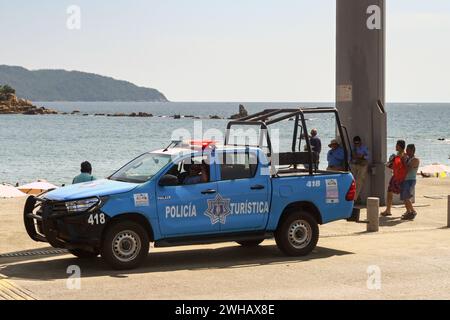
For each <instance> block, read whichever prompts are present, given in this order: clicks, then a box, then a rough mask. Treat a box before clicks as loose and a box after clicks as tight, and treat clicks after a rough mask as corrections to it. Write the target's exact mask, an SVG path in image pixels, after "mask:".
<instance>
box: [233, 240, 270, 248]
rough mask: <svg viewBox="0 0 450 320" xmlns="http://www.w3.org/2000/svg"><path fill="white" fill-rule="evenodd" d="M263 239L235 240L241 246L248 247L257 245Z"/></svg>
mask: <svg viewBox="0 0 450 320" xmlns="http://www.w3.org/2000/svg"><path fill="white" fill-rule="evenodd" d="M263 241H264V239H258V240H247V241H237V243H238V244H240V245H241V246H243V247H246V248H250V247H257V246H259V245H260V244H261V243H263Z"/></svg>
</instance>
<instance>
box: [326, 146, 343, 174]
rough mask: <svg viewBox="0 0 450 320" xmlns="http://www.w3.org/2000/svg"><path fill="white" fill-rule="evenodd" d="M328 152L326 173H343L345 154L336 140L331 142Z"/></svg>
mask: <svg viewBox="0 0 450 320" xmlns="http://www.w3.org/2000/svg"><path fill="white" fill-rule="evenodd" d="M328 147H330V151H328V156H327V159H328V168H327V170H328V171H344V170H345V153H344V149H343V148H342V147H341V146H340V143H339V141H337V140H336V139H333V140H331V142H330V144H329V145H328Z"/></svg>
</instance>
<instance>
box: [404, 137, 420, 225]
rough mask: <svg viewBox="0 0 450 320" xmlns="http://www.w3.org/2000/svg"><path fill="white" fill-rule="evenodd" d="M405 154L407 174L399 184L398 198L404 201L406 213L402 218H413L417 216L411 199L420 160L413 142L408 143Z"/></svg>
mask: <svg viewBox="0 0 450 320" xmlns="http://www.w3.org/2000/svg"><path fill="white" fill-rule="evenodd" d="M406 154H407V155H408V157H405V158H404V160H403V161H404V164H405V166H406V168H407V170H408V174H407V175H406V178H405V181H403V183H402V185H401V192H400V199H401V200H402V201H404V202H405V207H406V213H405V214H404V215H403V216H402V220H414V219H415V218H416V216H417V212H416V211H415V210H414V207H413V204H412V201H411V199H412V198H413V197H414V194H415V189H416V183H417V171H419V166H420V160H419V159H418V158H416V146H415V145H413V144H410V145H408V147H407V148H406Z"/></svg>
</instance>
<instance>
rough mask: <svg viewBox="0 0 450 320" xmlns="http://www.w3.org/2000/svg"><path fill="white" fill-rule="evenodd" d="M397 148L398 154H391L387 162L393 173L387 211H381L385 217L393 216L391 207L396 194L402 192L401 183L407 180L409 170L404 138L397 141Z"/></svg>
mask: <svg viewBox="0 0 450 320" xmlns="http://www.w3.org/2000/svg"><path fill="white" fill-rule="evenodd" d="M395 148H396V150H397V155H393V156H391V159H390V160H389V162H388V164H387V167H388V168H390V169H392V171H393V175H392V178H391V181H390V182H389V187H388V198H387V206H386V211H384V212H382V213H381V215H382V216H383V217H390V216H392V213H391V209H392V202H393V200H394V194H400V193H401V185H402V183H403V181H405V178H406V175H407V174H408V170H407V168H406V165H405V161H406V160H405V159H406V157H407V156H406V153H405V148H406V142H405V141H404V140H399V141H397V145H396V147H395Z"/></svg>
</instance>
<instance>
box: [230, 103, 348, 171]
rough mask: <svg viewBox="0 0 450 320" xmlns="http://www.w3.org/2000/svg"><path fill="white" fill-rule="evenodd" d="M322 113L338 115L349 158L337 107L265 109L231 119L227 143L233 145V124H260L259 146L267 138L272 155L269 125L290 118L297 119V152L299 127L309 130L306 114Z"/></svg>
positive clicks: (339, 129) (294, 136)
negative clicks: (231, 137) (231, 140)
mask: <svg viewBox="0 0 450 320" xmlns="http://www.w3.org/2000/svg"><path fill="white" fill-rule="evenodd" d="M322 113H331V114H334V115H335V117H336V124H337V128H338V131H339V135H340V136H341V138H342V144H343V147H344V154H345V159H348V154H349V153H348V149H347V144H346V142H345V139H344V137H345V136H344V131H343V130H344V129H345V127H343V126H342V125H341V120H340V117H339V112H338V110H337V109H336V108H302V107H300V108H297V109H266V110H264V111H261V112H258V113H255V114H252V115H249V116H247V117H244V118H241V119H238V120H235V121H231V122H229V123H228V126H227V132H226V136H225V145H226V146H227V145H232V146H237V145H233V144H230V134H231V128H232V127H233V126H258V127H260V129H261V131H262V134H261V135H260V141H259V145H258V147H259V148H262V147H263V145H264V138H266V140H267V147H268V149H269V152H268V156H269V157H271V155H272V152H273V150H272V142H271V140H270V136H269V132H268V127H269V126H270V125H273V124H275V123H278V122H281V121H284V120H288V119H293V118H294V119H295V122H294V134H293V139H292V152H296V147H297V142H298V128H299V126H300V125H301V127H302V129H303V130H304V131H305V132H307V126H306V119H305V114H322ZM305 140H306V145H307V150H308V152H309V153H310V160H311V163H312V162H313V155H312V147H311V144H310V141H309V139H305ZM347 162H348V161H346V170H348V169H349V165H348V163H347Z"/></svg>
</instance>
